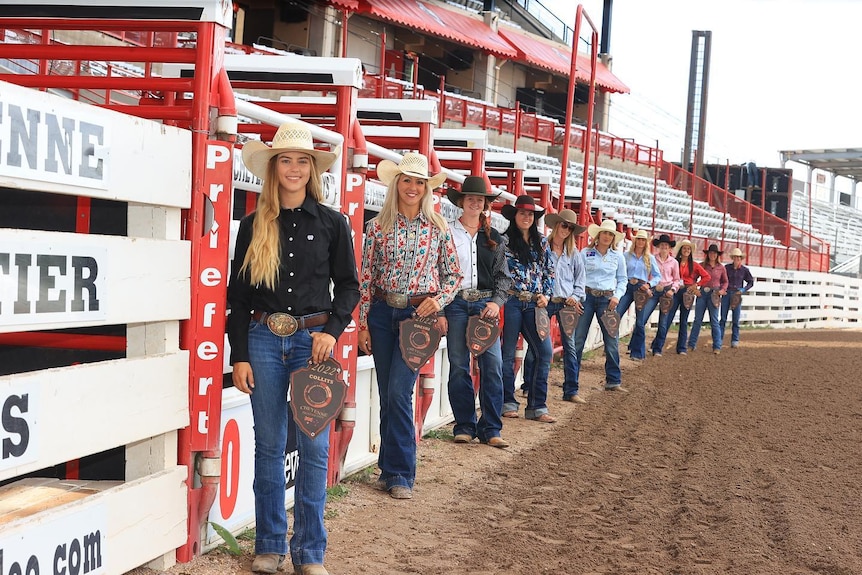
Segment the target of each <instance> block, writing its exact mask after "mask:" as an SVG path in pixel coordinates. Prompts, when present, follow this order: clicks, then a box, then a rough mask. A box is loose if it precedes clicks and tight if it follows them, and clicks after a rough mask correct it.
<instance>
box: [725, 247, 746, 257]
mask: <svg viewBox="0 0 862 575" xmlns="http://www.w3.org/2000/svg"><path fill="white" fill-rule="evenodd" d="M728 255H729V256H730V257H732V258H742V259H745V254H744V253H742V250H741V249H739V248H733V249H732V250H730V253H729V254H728Z"/></svg>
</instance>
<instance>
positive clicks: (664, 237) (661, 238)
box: [652, 234, 676, 247]
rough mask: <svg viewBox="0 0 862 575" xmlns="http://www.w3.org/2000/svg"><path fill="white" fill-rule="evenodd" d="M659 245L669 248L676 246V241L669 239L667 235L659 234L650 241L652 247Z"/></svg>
mask: <svg viewBox="0 0 862 575" xmlns="http://www.w3.org/2000/svg"><path fill="white" fill-rule="evenodd" d="M659 244H667V245H669V246H670V247H674V246H676V241H674V240H672V239H670V236H669V235H667V234H661V235H660V236H659V237H657V238H656V239H654V240H653V241H652V245H653V246H654V247H658V245H659Z"/></svg>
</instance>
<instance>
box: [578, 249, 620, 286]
mask: <svg viewBox="0 0 862 575" xmlns="http://www.w3.org/2000/svg"><path fill="white" fill-rule="evenodd" d="M581 256H582V257H583V260H584V271H585V273H586V275H585V277H584V281H585V283H586V286H587V287H590V288H593V289H599V290H613V292H614V295H613V297H615V298H617V299H620V298H621V297H623V294H624V293H626V284H627V283H628V274H626V260H625V257H624V256H623V254H621V253H620V252H618V251H616V250H612V249H609V250H608V252H607V253H606V254H605V255H602V253H601V252H600V251H598V250H597V249H596V248H584V249H582V250H581Z"/></svg>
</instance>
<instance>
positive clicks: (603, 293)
mask: <svg viewBox="0 0 862 575" xmlns="http://www.w3.org/2000/svg"><path fill="white" fill-rule="evenodd" d="M585 291H586V292H587V293H588V294H590V295H591V296H594V297H611V296H612V295H614V290H612V289H595V288H591V287H588V288H585Z"/></svg>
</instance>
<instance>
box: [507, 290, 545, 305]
mask: <svg viewBox="0 0 862 575" xmlns="http://www.w3.org/2000/svg"><path fill="white" fill-rule="evenodd" d="M506 293H508V294H509V295H513V296H515V297H517V298H518V301H523V302H529V301H536V300H537V299H539V294H535V293H533V292H531V291H517V290H513V289H510V290H509V291H508V292H506Z"/></svg>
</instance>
